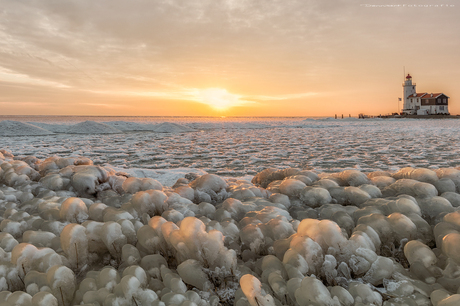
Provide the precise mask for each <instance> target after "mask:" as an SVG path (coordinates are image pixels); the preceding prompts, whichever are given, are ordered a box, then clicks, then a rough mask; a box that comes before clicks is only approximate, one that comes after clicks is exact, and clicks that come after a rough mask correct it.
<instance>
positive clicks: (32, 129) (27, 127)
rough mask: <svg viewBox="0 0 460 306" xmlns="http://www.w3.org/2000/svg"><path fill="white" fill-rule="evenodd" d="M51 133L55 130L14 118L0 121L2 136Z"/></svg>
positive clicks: (0, 134) (0, 133)
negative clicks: (13, 119)
mask: <svg viewBox="0 0 460 306" xmlns="http://www.w3.org/2000/svg"><path fill="white" fill-rule="evenodd" d="M50 134H53V132H51V131H48V130H45V129H43V128H41V127H38V126H35V125H33V124H30V123H24V122H19V121H12V120H3V121H0V136H41V135H50Z"/></svg>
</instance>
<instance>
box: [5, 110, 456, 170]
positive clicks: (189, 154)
mask: <svg viewBox="0 0 460 306" xmlns="http://www.w3.org/2000/svg"><path fill="white" fill-rule="evenodd" d="M3 120H9V121H13V122H23V123H29V124H32V125H33V126H36V127H39V128H42V129H46V130H47V131H50V133H51V132H53V134H50V135H39V136H14V135H13V136H0V141H1V144H2V145H1V148H2V149H6V150H8V151H11V152H12V153H13V154H14V155H15V156H18V157H24V156H36V157H37V158H47V157H50V156H53V155H57V156H60V157H68V156H75V155H80V156H85V157H88V158H91V159H92V160H93V161H94V163H95V164H98V165H112V166H114V167H117V168H126V169H127V168H142V169H152V170H156V169H157V170H162V169H163V170H164V169H175V168H196V169H201V170H204V171H206V172H208V173H216V174H220V175H224V176H246V175H254V174H256V173H257V172H260V171H261V170H263V169H265V168H267V167H272V168H279V169H282V168H287V167H296V168H302V169H314V170H316V171H319V172H338V171H343V170H345V169H357V170H360V171H363V172H368V171H376V170H390V171H397V170H398V169H400V168H402V167H407V166H411V167H428V168H432V169H433V168H437V167H457V166H459V164H460V156H459V152H460V150H459V149H460V133H459V131H460V120H455V119H443V120H439V119H427V120H417V119H399V118H398V119H365V120H362V119H356V118H345V119H333V118H300V117H294V118H292V117H290V118H286V117H270V118H267V117H103V116H101V117H78V116H0V122H1V121H3ZM4 122H6V121H4ZM83 122H85V124H86V125H88V122H89V123H94V122H97V123H103V124H104V126H105V127H112V128H114V130H115V129H117V130H118V132H114V133H110V134H100V133H99V132H100V130H98V127H97V126H96V127H94V128H93V129H92V130H91V129H90V130H88V131H83V132H82V133H79V132H78V131H77V132H75V128H74V130H73V131H74V132H75V133H74V132H72V127H75V126H76V125H78V124H79V125H80V128H81V126H82V123H83ZM178 127H179V128H178ZM180 127H183V128H180ZM183 130H184V131H183ZM0 135H1V134H0Z"/></svg>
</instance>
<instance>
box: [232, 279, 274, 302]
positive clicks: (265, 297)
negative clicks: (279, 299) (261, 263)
mask: <svg viewBox="0 0 460 306" xmlns="http://www.w3.org/2000/svg"><path fill="white" fill-rule="evenodd" d="M240 286H241V289H242V290H243V293H244V295H245V296H246V298H247V299H248V302H249V305H251V306H274V305H275V301H274V300H273V297H272V296H271V295H270V294H264V292H262V290H263V289H262V284H261V283H260V281H259V280H258V279H257V278H256V277H255V276H253V275H251V274H245V275H243V276H242V277H241V278H240Z"/></svg>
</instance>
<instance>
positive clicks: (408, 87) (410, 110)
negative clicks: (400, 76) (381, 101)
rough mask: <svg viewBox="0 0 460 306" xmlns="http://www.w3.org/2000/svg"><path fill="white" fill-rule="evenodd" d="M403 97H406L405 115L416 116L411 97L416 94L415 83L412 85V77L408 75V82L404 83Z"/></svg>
mask: <svg viewBox="0 0 460 306" xmlns="http://www.w3.org/2000/svg"><path fill="white" fill-rule="evenodd" d="M402 86H403V97H404V105H403V113H405V114H407V115H414V114H415V107H414V106H415V105H412V104H413V102H412V99H410V97H411V96H414V95H415V94H416V90H415V86H416V85H415V83H414V84H412V77H411V75H410V74H407V76H406V81H404V83H403V85H402Z"/></svg>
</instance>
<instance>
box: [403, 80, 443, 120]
mask: <svg viewBox="0 0 460 306" xmlns="http://www.w3.org/2000/svg"><path fill="white" fill-rule="evenodd" d="M402 86H403V96H404V106H403V110H402V112H403V113H404V114H406V115H439V114H444V115H448V114H449V106H448V105H449V97H448V96H447V95H445V94H443V93H431V94H429V93H426V92H424V93H417V92H416V90H415V83H412V77H411V75H410V74H407V76H406V80H405V81H404V83H403V84H402Z"/></svg>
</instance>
